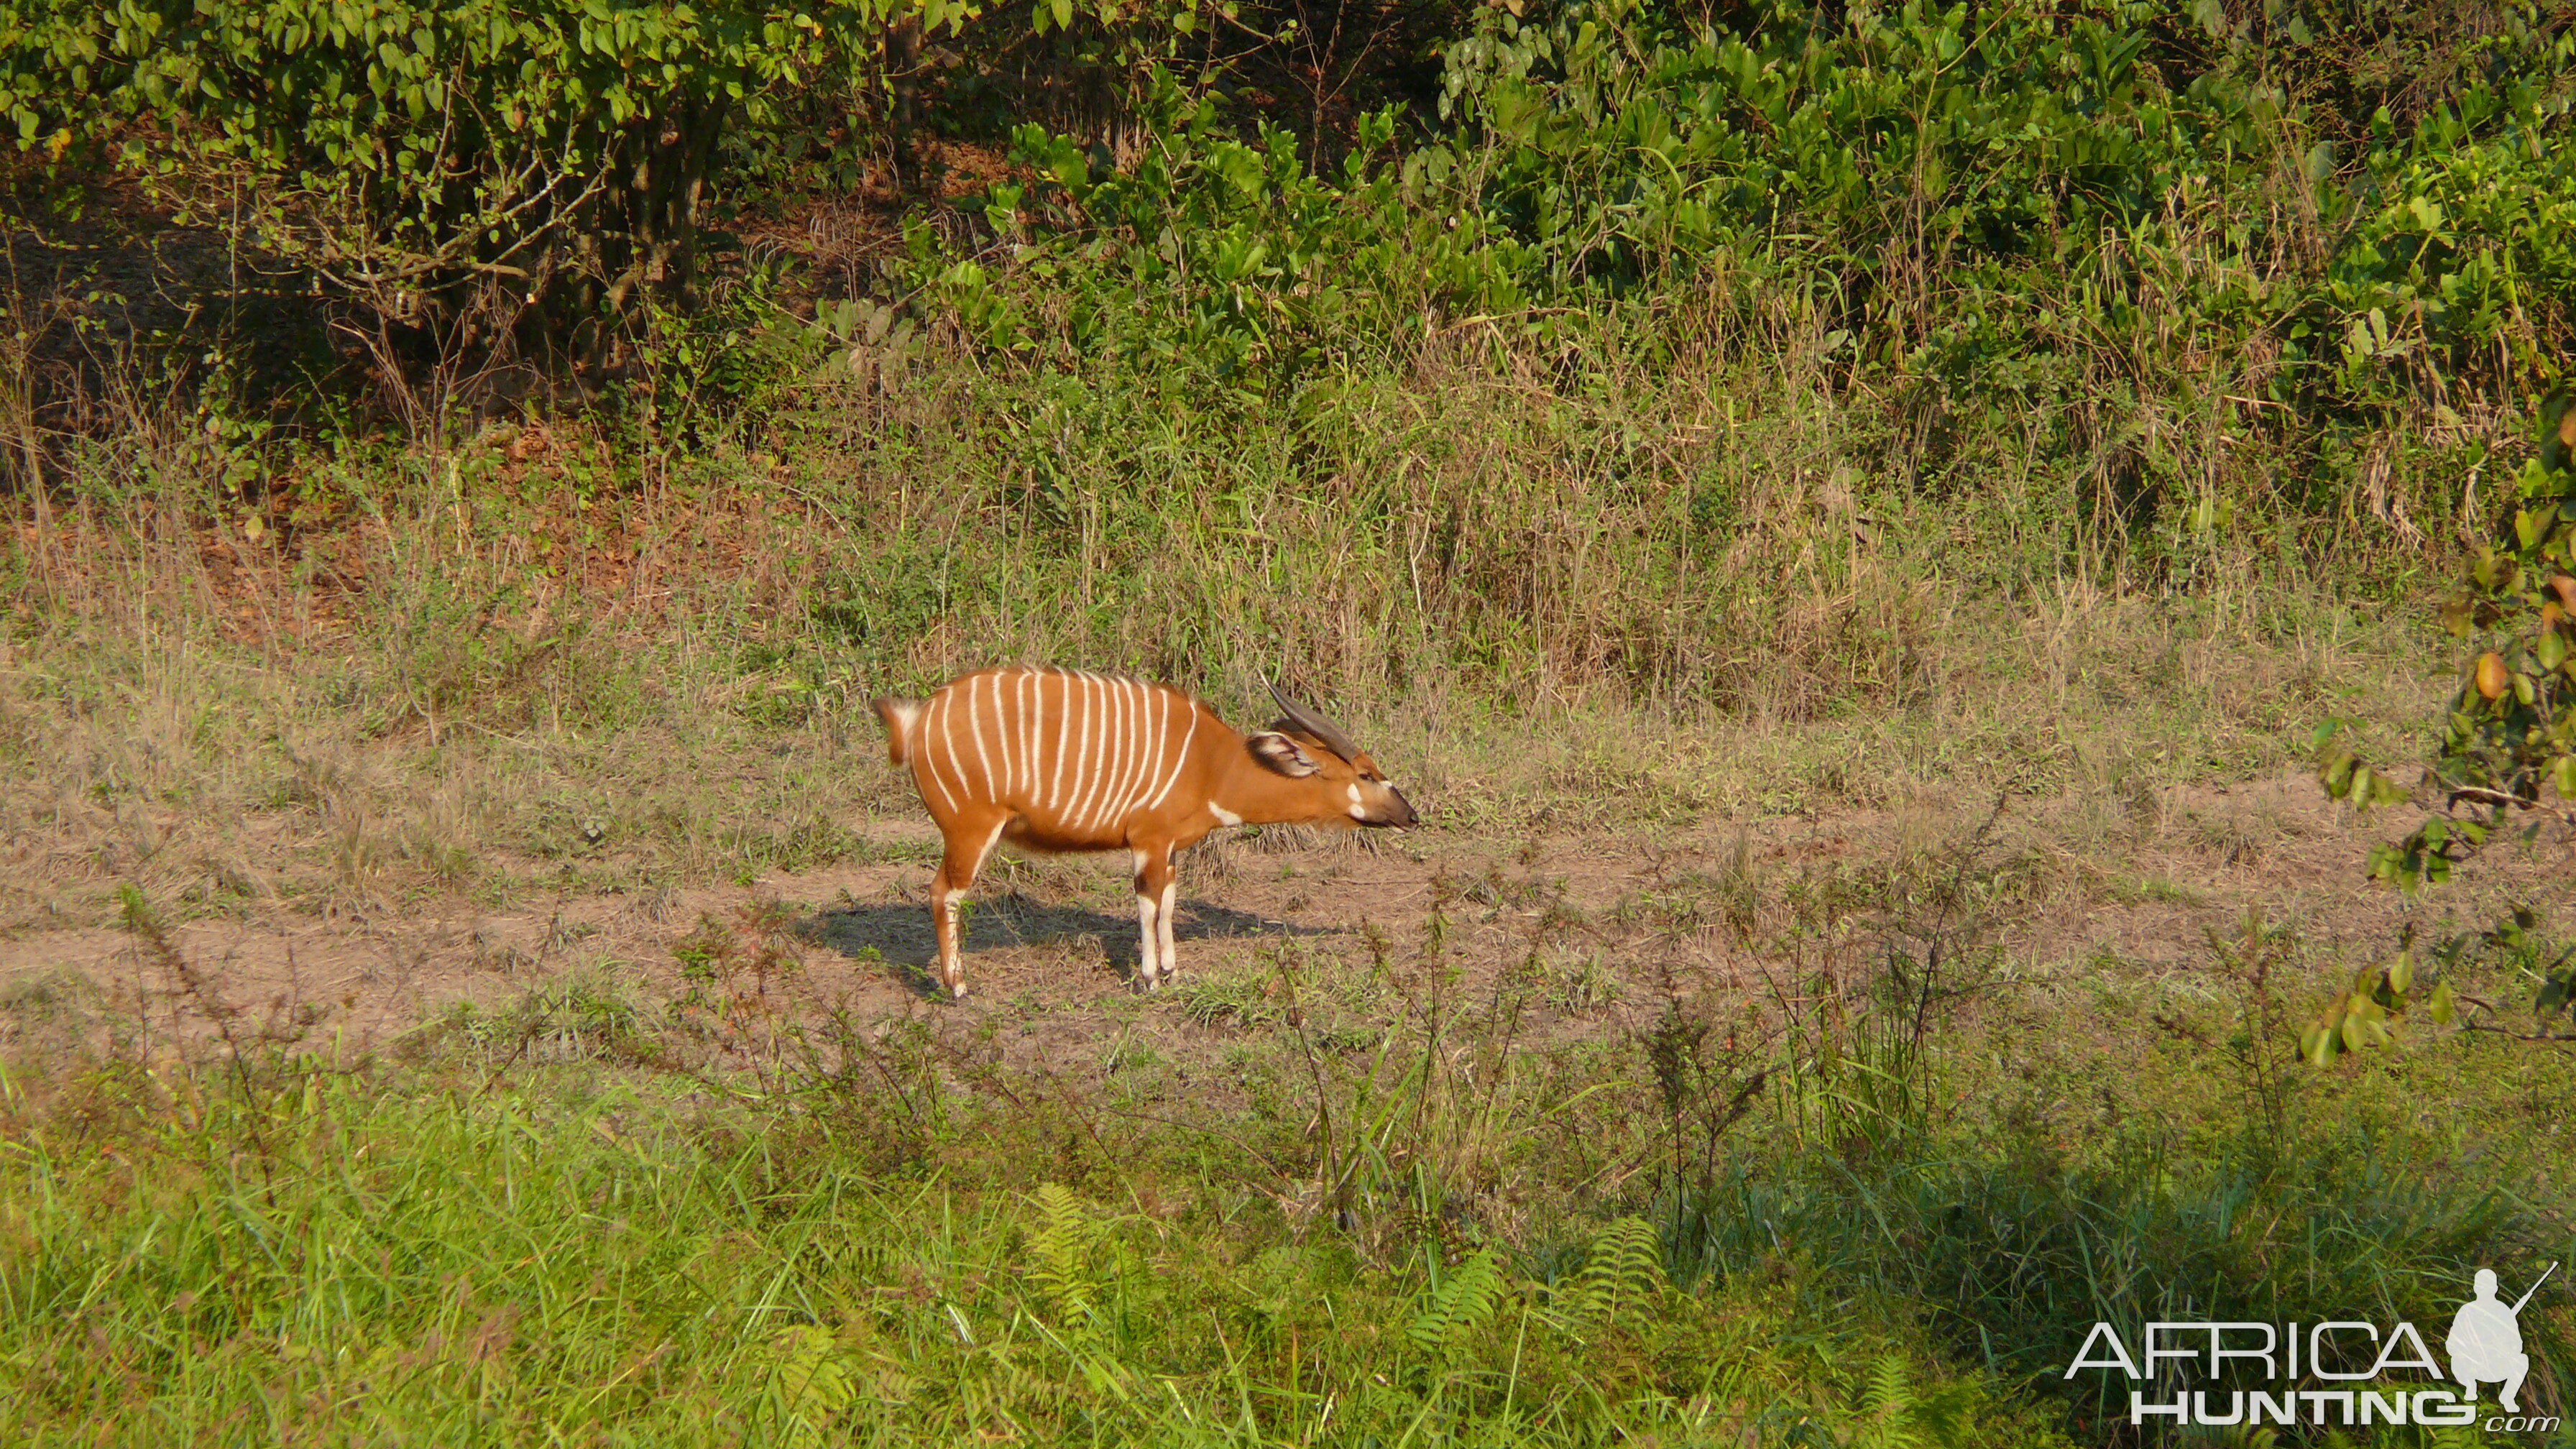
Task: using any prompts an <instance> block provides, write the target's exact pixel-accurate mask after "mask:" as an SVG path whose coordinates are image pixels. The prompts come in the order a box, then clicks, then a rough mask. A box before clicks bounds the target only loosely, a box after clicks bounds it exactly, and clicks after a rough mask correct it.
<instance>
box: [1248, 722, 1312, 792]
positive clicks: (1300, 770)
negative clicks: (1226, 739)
mask: <svg viewBox="0 0 2576 1449" xmlns="http://www.w3.org/2000/svg"><path fill="white" fill-rule="evenodd" d="M1243 744H1244V748H1246V749H1249V750H1250V751H1252V757H1253V758H1254V759H1256V760H1259V761H1260V762H1261V768H1263V769H1265V770H1268V771H1270V772H1271V773H1272V774H1274V775H1285V776H1287V777H1288V778H1289V779H1291V780H1302V779H1304V778H1306V777H1307V776H1308V775H1311V774H1313V773H1315V772H1316V771H1317V770H1319V769H1322V768H1323V767H1322V766H1321V765H1318V764H1316V763H1315V760H1314V757H1313V756H1312V755H1309V754H1307V753H1306V752H1305V751H1304V750H1303V749H1301V748H1299V747H1298V744H1297V742H1296V741H1295V740H1292V739H1290V738H1288V737H1287V736H1286V735H1283V734H1281V733H1279V732H1278V731H1277V730H1263V731H1262V732H1261V733H1259V734H1257V735H1254V736H1252V737H1250V738H1249V739H1246V740H1245V741H1244V742H1243Z"/></svg>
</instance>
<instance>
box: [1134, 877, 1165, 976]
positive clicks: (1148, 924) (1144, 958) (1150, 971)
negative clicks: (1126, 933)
mask: <svg viewBox="0 0 2576 1449" xmlns="http://www.w3.org/2000/svg"><path fill="white" fill-rule="evenodd" d="M1161 942H1162V935H1161V932H1160V930H1159V929H1158V928H1157V926H1156V923H1155V920H1154V898H1153V897H1152V896H1149V895H1145V894H1142V893H1139V894H1138V895H1137V897H1136V952H1137V955H1136V975H1137V976H1138V977H1139V978H1140V979H1142V980H1143V981H1144V983H1145V989H1146V990H1148V991H1151V990H1153V989H1154V981H1155V978H1157V977H1159V976H1161V975H1162V974H1163V967H1162V963H1161V962H1160V961H1159V960H1157V959H1156V957H1157V956H1158V955H1159V954H1160V951H1159V947H1160V945H1161Z"/></svg>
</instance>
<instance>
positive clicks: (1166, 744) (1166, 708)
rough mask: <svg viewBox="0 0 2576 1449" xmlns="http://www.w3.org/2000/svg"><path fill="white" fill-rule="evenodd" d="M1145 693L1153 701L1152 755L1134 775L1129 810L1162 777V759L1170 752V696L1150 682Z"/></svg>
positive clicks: (1135, 805)
mask: <svg viewBox="0 0 2576 1449" xmlns="http://www.w3.org/2000/svg"><path fill="white" fill-rule="evenodd" d="M1145 693H1146V695H1147V696H1148V697H1150V698H1151V699H1152V700H1153V701H1154V732H1153V734H1152V735H1150V736H1148V738H1149V739H1151V740H1152V741H1153V742H1154V756H1153V760H1152V762H1151V763H1150V764H1148V765H1147V766H1146V767H1145V771H1144V773H1142V774H1140V775H1138V776H1137V777H1136V798H1135V799H1133V800H1131V801H1129V802H1128V804H1127V808H1128V809H1129V810H1131V811H1132V810H1135V809H1137V808H1138V807H1140V806H1142V805H1143V804H1144V803H1145V792H1146V791H1148V790H1151V789H1153V788H1154V782H1155V781H1157V780H1160V779H1162V778H1163V759H1164V757H1165V756H1167V755H1169V754H1170V753H1171V752H1172V699H1171V696H1170V695H1169V694H1167V693H1166V692H1164V691H1163V690H1162V689H1160V688H1158V687H1156V686H1154V685H1150V684H1149V685H1147V686H1145Z"/></svg>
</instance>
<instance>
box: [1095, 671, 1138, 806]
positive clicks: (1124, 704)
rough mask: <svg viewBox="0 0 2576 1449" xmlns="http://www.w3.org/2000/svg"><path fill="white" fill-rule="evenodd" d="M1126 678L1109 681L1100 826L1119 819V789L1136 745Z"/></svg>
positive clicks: (1133, 719)
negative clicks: (1106, 752) (1106, 756)
mask: <svg viewBox="0 0 2576 1449" xmlns="http://www.w3.org/2000/svg"><path fill="white" fill-rule="evenodd" d="M1132 706H1133V701H1132V700H1131V699H1130V698H1129V696H1128V693H1127V681H1125V680H1123V679H1112V680H1110V681H1109V718H1110V726H1109V759H1108V760H1107V762H1106V765H1107V768H1105V769H1103V770H1102V771H1101V772H1100V828H1101V829H1103V830H1107V829H1110V828H1112V827H1114V826H1115V825H1117V823H1118V806H1119V799H1118V791H1119V789H1120V787H1121V786H1122V785H1124V783H1125V781H1126V775H1127V756H1128V755H1129V754H1130V753H1131V752H1133V751H1134V750H1135V748H1136V721H1135V718H1134V709H1133V707H1132Z"/></svg>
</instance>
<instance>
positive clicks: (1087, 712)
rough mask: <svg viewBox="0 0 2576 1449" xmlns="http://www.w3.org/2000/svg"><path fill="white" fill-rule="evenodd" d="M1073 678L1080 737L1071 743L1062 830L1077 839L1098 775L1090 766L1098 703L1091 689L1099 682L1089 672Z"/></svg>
mask: <svg viewBox="0 0 2576 1449" xmlns="http://www.w3.org/2000/svg"><path fill="white" fill-rule="evenodd" d="M1075 677H1076V678H1078V679H1080V680H1081V681H1082V703H1081V706H1080V707H1079V710H1078V712H1079V713H1080V715H1081V716H1082V737H1081V738H1080V739H1079V740H1078V741H1076V742H1075V745H1074V750H1073V800H1072V802H1071V803H1070V804H1068V805H1067V806H1066V807H1065V812H1064V829H1065V833H1066V834H1067V835H1071V836H1075V837H1079V836H1080V835H1081V834H1082V832H1083V827H1084V825H1086V824H1087V823H1088V822H1089V821H1090V819H1091V792H1092V790H1093V789H1094V788H1095V787H1097V785H1098V784H1099V779H1100V772H1099V771H1098V770H1095V769H1094V768H1092V763H1091V757H1092V754H1093V744H1092V740H1093V738H1094V736H1095V735H1097V734H1098V733H1099V723H1100V704H1099V701H1098V699H1097V698H1096V696H1097V695H1098V693H1099V691H1098V689H1097V688H1095V686H1096V685H1097V684H1098V683H1099V681H1098V680H1095V679H1093V678H1092V677H1091V672H1090V671H1089V670H1076V671H1075Z"/></svg>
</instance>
